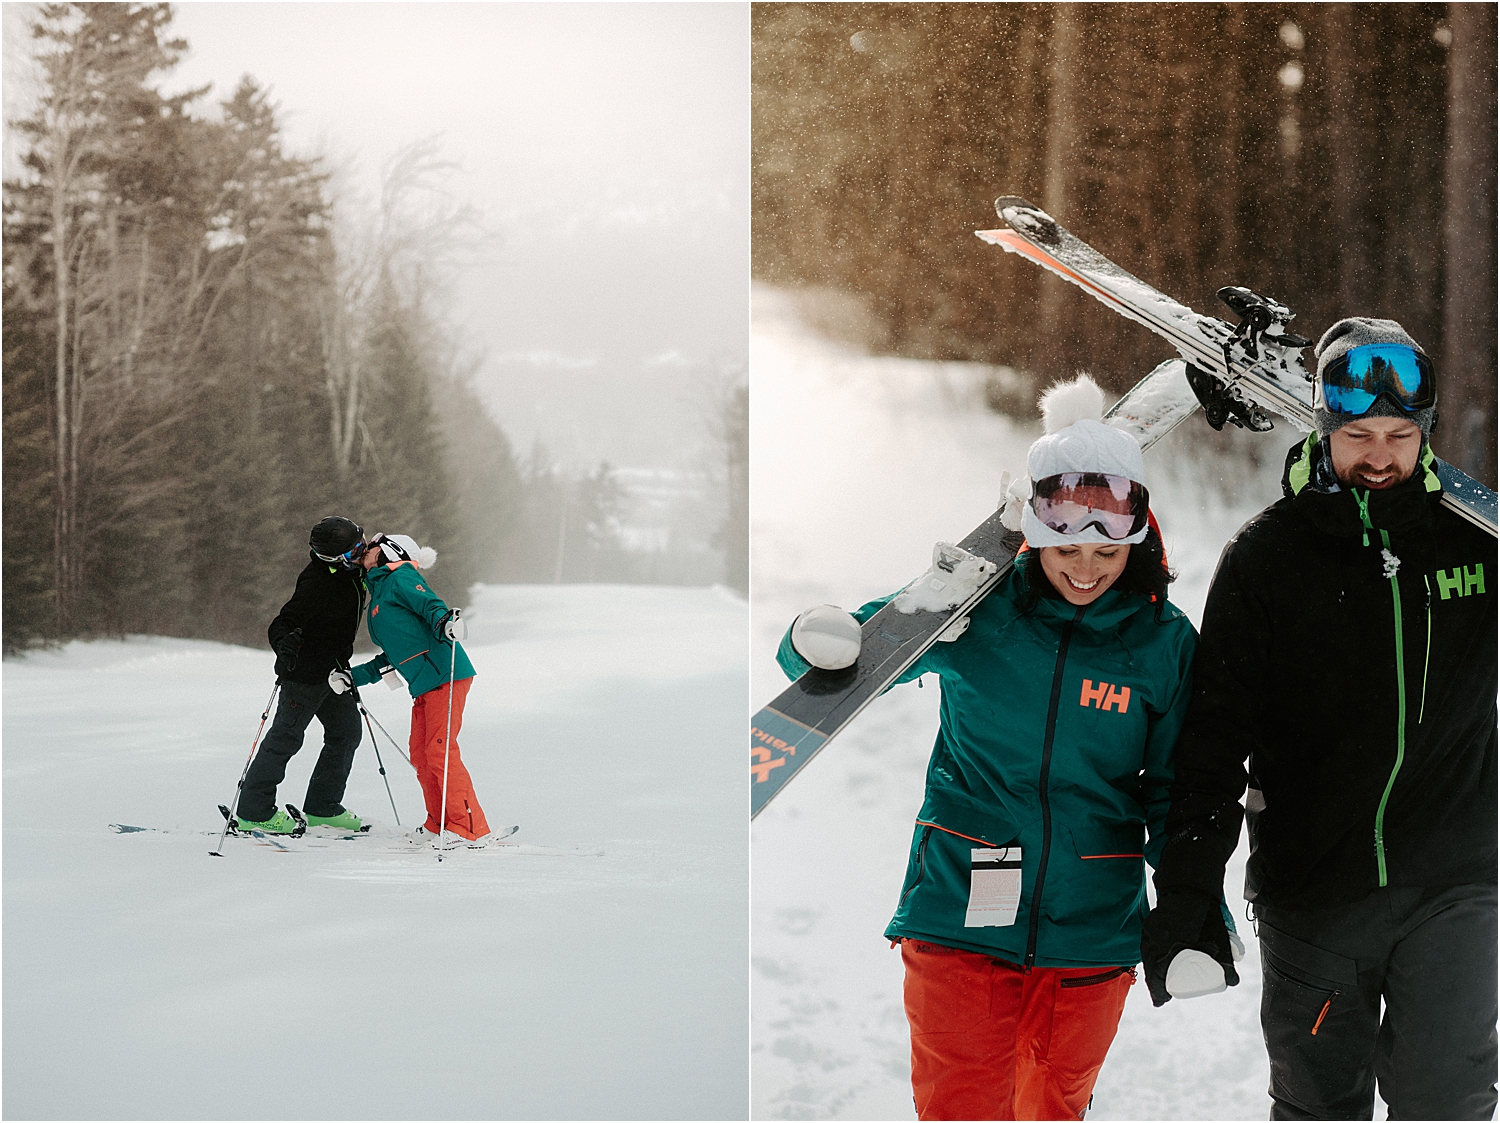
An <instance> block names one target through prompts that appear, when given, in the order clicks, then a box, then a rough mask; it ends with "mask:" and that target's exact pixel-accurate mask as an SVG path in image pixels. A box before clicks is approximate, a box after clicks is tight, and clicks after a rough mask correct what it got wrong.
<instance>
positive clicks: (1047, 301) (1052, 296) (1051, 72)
mask: <svg viewBox="0 0 1500 1123" xmlns="http://www.w3.org/2000/svg"><path fill="white" fill-rule="evenodd" d="M1082 20H1083V16H1082V14H1081V13H1080V12H1079V11H1078V9H1077V8H1076V7H1075V6H1074V5H1072V4H1057V5H1054V6H1053V8H1052V28H1051V32H1050V33H1049V35H1048V36H1047V40H1048V41H1047V47H1048V55H1047V133H1046V136H1045V137H1043V138H1042V140H1043V143H1044V144H1045V145H1046V146H1047V147H1046V155H1045V157H1044V160H1045V164H1044V168H1045V171H1044V178H1043V180H1042V209H1043V210H1044V211H1046V212H1047V213H1048V214H1051V215H1057V216H1059V218H1062V216H1065V215H1067V214H1068V179H1069V174H1070V173H1071V172H1072V171H1073V164H1074V161H1075V160H1076V159H1077V156H1078V153H1077V148H1078V121H1077V109H1076V107H1075V105H1076V98H1077V96H1078V91H1077V89H1076V88H1075V86H1076V84H1077V82H1078V72H1079V70H1080V69H1081V67H1079V65H1078V50H1079V40H1080V38H1081V37H1082V26H1081V24H1082ZM1063 221H1066V219H1063ZM1066 287H1067V286H1066V283H1065V282H1063V281H1059V280H1055V279H1054V278H1051V277H1046V278H1043V279H1042V282H1041V289H1040V291H1039V294H1038V295H1039V297H1040V300H1039V304H1040V313H1041V338H1042V341H1043V347H1044V349H1045V348H1046V347H1047V346H1048V344H1047V342H1046V341H1049V340H1056V339H1057V338H1058V337H1059V335H1061V334H1063V333H1065V332H1066V331H1067V330H1068V325H1067V324H1065V323H1064V322H1063V321H1064V317H1065V315H1066V309H1067V307H1068V306H1067V304H1066V303H1065V299H1064V298H1065V297H1066V296H1067V295H1069V294H1068V293H1067V292H1066Z"/></svg>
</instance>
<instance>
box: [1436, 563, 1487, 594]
mask: <svg viewBox="0 0 1500 1123" xmlns="http://www.w3.org/2000/svg"><path fill="white" fill-rule="evenodd" d="M1437 584H1438V595H1439V596H1441V597H1442V598H1443V599H1444V600H1447V599H1448V598H1449V597H1453V596H1459V597H1466V596H1469V595H1470V594H1471V593H1483V592H1484V564H1483V563H1482V562H1481V563H1480V564H1479V565H1476V566H1474V567H1473V568H1472V569H1471V568H1470V567H1469V566H1466V565H1463V566H1454V567H1453V569H1452V570H1443V569H1440V570H1438V571H1437Z"/></svg>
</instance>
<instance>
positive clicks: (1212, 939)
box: [1141, 889, 1240, 1006]
mask: <svg viewBox="0 0 1500 1123" xmlns="http://www.w3.org/2000/svg"><path fill="white" fill-rule="evenodd" d="M1186 948H1192V949H1194V950H1195V951H1201V952H1204V953H1205V954H1207V955H1209V956H1211V957H1212V958H1214V959H1215V960H1217V961H1218V962H1219V963H1220V964H1221V965H1222V966H1223V968H1224V981H1225V982H1226V983H1228V984H1229V985H1230V986H1238V985H1239V982H1240V976H1239V972H1238V971H1236V970H1235V969H1234V951H1233V949H1232V948H1231V947H1230V944H1229V932H1228V930H1227V929H1226V928H1225V927H1224V915H1223V913H1221V912H1220V911H1219V902H1218V901H1217V900H1215V899H1213V898H1211V897H1205V896H1204V895H1203V894H1201V893H1197V892H1194V891H1193V890H1191V889H1178V890H1174V891H1171V892H1166V893H1162V894H1161V895H1160V896H1159V898H1158V899H1157V902H1156V907H1155V908H1154V909H1152V910H1151V914H1150V915H1149V916H1148V917H1146V920H1145V922H1144V923H1143V924H1142V925H1141V963H1142V966H1144V967H1145V969H1146V986H1147V988H1148V989H1149V990H1150V991H1151V1003H1152V1005H1154V1006H1162V1005H1165V1004H1166V1003H1168V1002H1170V1001H1171V1000H1172V996H1171V995H1170V994H1169V993H1168V992H1167V969H1168V968H1170V967H1171V966H1172V960H1174V959H1176V958H1177V953H1178V952H1180V951H1183V950H1184V949H1186Z"/></svg>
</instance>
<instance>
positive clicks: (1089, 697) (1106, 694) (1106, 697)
mask: <svg viewBox="0 0 1500 1123" xmlns="http://www.w3.org/2000/svg"><path fill="white" fill-rule="evenodd" d="M1078 704H1079V705H1080V706H1098V707H1099V708H1100V709H1101V710H1108V709H1113V710H1115V711H1117V712H1118V713H1122V714H1123V713H1125V712H1126V711H1127V710H1129V709H1130V687H1128V686H1114V685H1112V684H1110V683H1107V682H1101V683H1100V684H1099V685H1098V686H1095V685H1094V683H1093V680H1092V679H1084V680H1083V696H1082V697H1081V698H1079V699H1078Z"/></svg>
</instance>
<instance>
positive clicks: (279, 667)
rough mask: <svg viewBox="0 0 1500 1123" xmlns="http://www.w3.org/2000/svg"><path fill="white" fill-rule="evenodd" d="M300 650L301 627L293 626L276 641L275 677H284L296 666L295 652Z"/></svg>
mask: <svg viewBox="0 0 1500 1123" xmlns="http://www.w3.org/2000/svg"><path fill="white" fill-rule="evenodd" d="M301 650H302V629H301V628H293V629H292V630H291V631H290V632H288V633H287V634H286V635H284V636H282V637H281V638H280V639H279V640H277V641H276V677H277V678H285V677H286V676H287V675H289V674H291V673H292V671H294V670H295V669H296V667H297V654H298V653H299V652H300V651H301Z"/></svg>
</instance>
